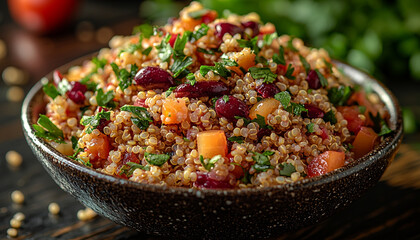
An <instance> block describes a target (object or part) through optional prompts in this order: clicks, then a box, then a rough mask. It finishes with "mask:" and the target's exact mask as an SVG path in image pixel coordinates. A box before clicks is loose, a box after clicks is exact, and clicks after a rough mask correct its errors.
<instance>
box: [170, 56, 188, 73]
mask: <svg viewBox="0 0 420 240" xmlns="http://www.w3.org/2000/svg"><path fill="white" fill-rule="evenodd" d="M192 63H193V59H192V57H189V56H185V57H176V58H175V60H174V63H173V64H172V66H171V71H172V73H173V77H174V78H178V77H180V76H182V75H183V74H182V73H184V71H186V68H187V67H188V66H190V65H191V64H192Z"/></svg>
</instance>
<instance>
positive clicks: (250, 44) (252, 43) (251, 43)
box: [236, 36, 261, 55]
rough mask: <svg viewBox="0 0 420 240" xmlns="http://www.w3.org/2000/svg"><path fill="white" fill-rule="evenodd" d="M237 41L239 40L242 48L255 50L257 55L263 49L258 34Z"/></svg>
mask: <svg viewBox="0 0 420 240" xmlns="http://www.w3.org/2000/svg"><path fill="white" fill-rule="evenodd" d="M236 42H238V44H239V46H240V47H241V48H250V49H251V50H252V51H254V53H255V55H258V53H259V52H260V51H261V48H260V47H258V36H256V37H254V38H252V39H250V40H245V39H237V40H236Z"/></svg>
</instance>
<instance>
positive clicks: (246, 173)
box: [231, 162, 252, 184]
mask: <svg viewBox="0 0 420 240" xmlns="http://www.w3.org/2000/svg"><path fill="white" fill-rule="evenodd" d="M231 164H233V165H236V166H239V167H241V168H242V171H243V172H244V176H243V177H242V178H241V182H242V183H244V184H248V183H250V182H251V178H252V175H251V174H250V173H249V171H247V170H246V169H245V168H244V167H242V165H241V164H238V163H235V162H233V163H231Z"/></svg>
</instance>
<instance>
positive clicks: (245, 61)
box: [226, 48, 255, 75]
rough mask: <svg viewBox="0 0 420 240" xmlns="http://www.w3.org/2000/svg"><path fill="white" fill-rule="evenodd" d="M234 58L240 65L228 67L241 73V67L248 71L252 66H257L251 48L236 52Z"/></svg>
mask: <svg viewBox="0 0 420 240" xmlns="http://www.w3.org/2000/svg"><path fill="white" fill-rule="evenodd" d="M231 59H232V60H234V61H236V62H237V63H238V65H239V66H233V67H226V68H227V69H230V70H232V71H234V72H236V73H237V74H239V75H243V74H244V73H243V72H242V70H241V68H243V69H245V70H246V71H248V69H249V68H250V67H252V66H255V54H254V53H253V52H251V50H250V49H249V48H244V49H243V50H242V51H241V52H238V53H235V54H234V55H233V56H232V57H231Z"/></svg>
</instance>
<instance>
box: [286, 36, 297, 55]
mask: <svg viewBox="0 0 420 240" xmlns="http://www.w3.org/2000/svg"><path fill="white" fill-rule="evenodd" d="M293 39H294V37H291V38H290V40H289V41H287V47H288V48H290V50H292V51H293V52H298V50H297V49H296V48H295V46H293Z"/></svg>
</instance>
